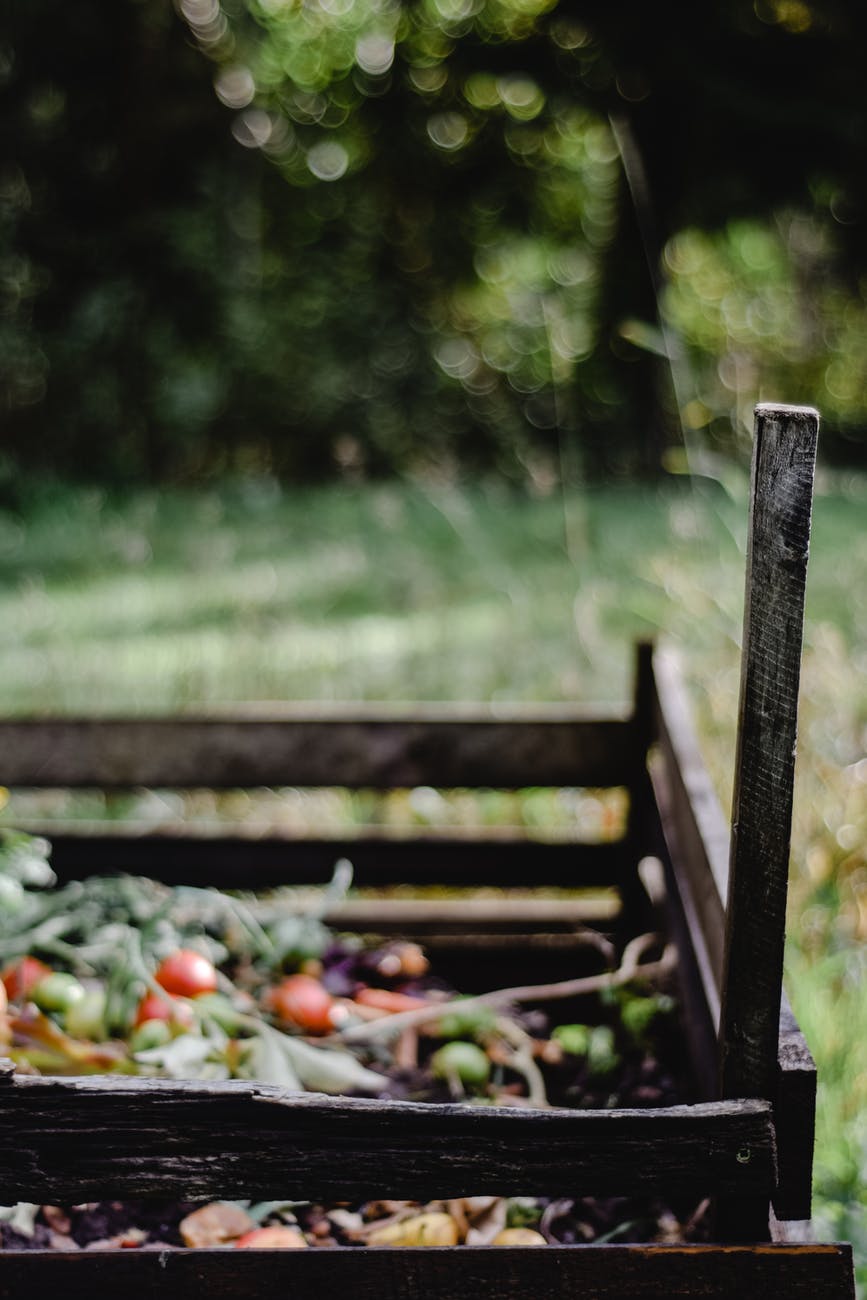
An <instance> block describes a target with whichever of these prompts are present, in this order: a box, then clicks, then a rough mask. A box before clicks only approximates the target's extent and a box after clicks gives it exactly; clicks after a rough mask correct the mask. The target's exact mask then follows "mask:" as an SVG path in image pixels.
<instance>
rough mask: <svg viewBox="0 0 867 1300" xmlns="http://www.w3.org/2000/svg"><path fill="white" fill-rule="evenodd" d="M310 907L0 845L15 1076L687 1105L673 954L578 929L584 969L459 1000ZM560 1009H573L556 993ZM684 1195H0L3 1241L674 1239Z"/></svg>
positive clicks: (339, 881)
mask: <svg viewBox="0 0 867 1300" xmlns="http://www.w3.org/2000/svg"><path fill="white" fill-rule="evenodd" d="M351 877H352V871H351V867H350V864H349V863H348V862H345V861H341V862H339V863H338V864H337V865H336V867H335V872H334V877H333V880H332V882H331V885H330V886H329V887H328V888H327V889H325V890H323V891H320V892H319V893H318V895H317V896H316V897H315V899H314V901H313V902H312V903H311V901H310V898H309V893H308V895H307V898H306V901H305V903H304V904H303V906H302V905H299V896H298V893H297V891H292V890H278V891H275V892H274V893H272V894H269V895H268V896H267V897H254V896H250V897H241V896H238V895H236V894H227V893H223V892H220V891H218V890H214V889H196V888H189V887H178V888H168V887H166V886H164V885H161V884H159V883H157V882H155V881H153V880H148V879H144V878H141V877H131V876H117V877H94V878H91V879H87V880H84V881H74V882H71V883H69V884H66V885H64V886H62V887H58V886H57V884H56V881H55V878H54V875H53V873H52V871H51V868H50V866H49V863H48V845H47V844H46V843H45V842H44V841H41V840H35V839H31V838H29V837H26V836H23V835H16V834H12V833H9V832H7V833H6V834H5V838H4V839H3V840H2V842H0V968H2V970H0V978H2V983H0V1056H6V1057H9V1058H11V1060H12V1061H13V1062H14V1064H15V1067H16V1069H17V1070H18V1071H20V1072H26V1073H40V1074H45V1075H64V1074H65V1075H82V1074H90V1073H98V1074H106V1073H117V1074H126V1075H129V1074H135V1075H145V1076H152V1077H164V1078H199V1079H207V1080H220V1079H229V1078H242V1079H244V1078H246V1079H256V1080H260V1081H262V1082H265V1083H271V1084H276V1085H279V1086H281V1087H283V1088H288V1089H293V1090H309V1091H313V1092H324V1093H330V1094H333V1095H348V1096H367V1097H379V1098H382V1099H392V1100H394V1099H402V1100H411V1101H426V1102H453V1103H454V1102H457V1103H460V1104H465V1105H476V1106H478V1105H496V1106H532V1107H546V1106H549V1105H556V1106H570V1107H592V1108H604V1107H613V1106H631V1107H642V1106H664V1105H672V1104H676V1103H677V1102H682V1101H685V1100H688V1099H689V1098H688V1096H687V1095H686V1094H685V1085H684V1082H683V1079H682V1078H680V1077H679V1075H680V1073H681V1072H680V1067H679V1065H678V1060H679V1053H678V1050H677V1044H678V1043H679V1041H680V1038H679V1034H678V1027H677V1023H676V1008H675V1004H674V1001H673V999H672V997H671V996H670V994H669V993H668V992H667V991H665V990H666V986H667V982H668V977H669V975H670V971H671V967H672V962H673V958H672V954H671V953H670V951H668V950H666V949H664V947H663V946H662V944H661V942H660V940H659V939H658V937H657V936H655V935H640V936H636V937H635V938H633V939H632V940H631V941H630V942H629V943H627V944H626V945H625V947H623V948H622V950H618V949H617V948H616V947H615V945H614V944H613V943H612V942H611V940H610V939H609V938H608V937H607V936H605V935H603V934H601V933H598V932H596V931H594V930H589V929H588V930H586V931H585V932H584V933H583V934H582V936H581V939H582V942H583V944H584V945H586V948H587V950H588V953H589V954H590V956H591V957H592V963H591V973H589V974H586V975H582V976H581V977H580V978H576V979H573V980H569V981H567V982H564V983H559V984H550V985H544V986H541V985H532V984H527V985H522V986H515V987H511V988H508V989H498V990H494V991H491V992H487V993H484V994H482V995H472V996H461V994H460V992H459V991H458V990H456V989H454V988H452V987H450V986H449V984H448V983H447V982H446V981H445V980H444V979H443V978H441V977H440V976H439V975H438V973H437V971H436V970H435V969H434V968H433V966H432V965H431V963H430V961H429V959H428V957H427V955H426V953H425V952H424V950H423V949H422V948H421V947H420V946H419V945H418V944H416V943H414V942H410V941H406V940H395V941H390V942H387V943H383V942H382V941H371V940H365V939H364V938H363V937H361V936H358V935H346V934H338V933H335V932H334V931H332V930H331V929H329V927H328V926H327V925H325V924H324V921H323V917H324V916H326V915H327V913H328V911H329V909H331V908H332V906H333V905H334V903H335V902H336V901H338V900H339V899H340V898H341V897H342V896H343V895H344V894H345V893H346V891H347V890H348V888H349V886H350V884H351ZM576 1006H577V1007H579V1008H580V1009H581V1012H582V1016H581V1019H576V1018H575V1017H574V1015H573V1016H572V1017H571V1018H570V1016H569V1015H567V1014H564V1013H563V1012H562V1011H561V1008H566V1010H567V1011H572V1010H573V1009H574V1008H575V1007H576ZM703 1216H704V1206H699V1207H695V1206H671V1205H666V1204H662V1203H659V1202H649V1201H647V1200H646V1199H644V1200H641V1199H639V1198H635V1199H631V1198H628V1197H627V1198H616V1199H611V1198H609V1199H607V1200H602V1199H599V1198H589V1197H576V1198H575V1199H568V1198H567V1199H563V1198H560V1199H557V1200H547V1199H545V1198H525V1197H511V1198H504V1197H490V1196H488V1197H470V1198H461V1199H458V1200H449V1201H437V1202H433V1203H431V1204H427V1205H418V1204H412V1203H409V1202H404V1201H401V1202H397V1201H369V1202H365V1203H363V1204H341V1205H331V1206H322V1205H313V1204H310V1203H307V1202H304V1203H299V1202H264V1203H260V1204H255V1205H253V1204H250V1203H248V1202H213V1203H209V1204H207V1205H193V1204H188V1203H183V1204H181V1203H173V1204H171V1205H159V1204H155V1203H153V1202H150V1203H142V1204H133V1203H117V1202H111V1203H99V1204H91V1205H83V1206H74V1207H58V1206H30V1205H18V1206H12V1207H6V1208H0V1244H2V1245H3V1246H4V1247H6V1248H22V1249H27V1248H45V1247H46V1246H48V1247H52V1248H56V1249H67V1250H69V1249H72V1250H75V1249H87V1248H95V1247H97V1246H99V1247H105V1246H129V1247H132V1246H136V1247H140V1248H147V1247H157V1246H159V1247H160V1248H162V1247H164V1246H173V1245H176V1246H180V1245H186V1246H194V1247H195V1246H232V1247H239V1246H240V1247H245V1246H267V1247H275V1248H280V1247H283V1248H291V1247H309V1246H329V1245H330V1246H333V1245H358V1246H365V1245H367V1246H376V1245H399V1246H408V1245H456V1244H459V1243H464V1242H465V1243H467V1244H525V1245H545V1244H548V1243H550V1242H555V1243H567V1244H568V1243H572V1242H590V1241H593V1242H599V1241H605V1240H618V1241H625V1240H629V1241H635V1240H656V1241H659V1240H684V1239H694V1238H696V1237H700V1236H701V1235H702V1232H703Z"/></svg>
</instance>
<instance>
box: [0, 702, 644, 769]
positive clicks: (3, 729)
mask: <svg viewBox="0 0 867 1300" xmlns="http://www.w3.org/2000/svg"><path fill="white" fill-rule="evenodd" d="M632 749H633V727H632V725H631V723H629V722H628V721H623V720H619V719H600V718H598V717H590V718H588V717H586V716H584V715H583V714H576V713H575V712H574V711H573V710H569V709H567V708H563V709H557V710H550V709H548V710H537V711H536V712H535V713H534V714H530V713H529V712H527V711H520V712H518V713H514V712H513V713H510V712H509V711H507V710H494V709H483V708H482V707H481V706H477V707H476V708H475V710H474V711H472V712H470V711H469V710H467V709H465V710H457V711H455V710H448V709H443V710H434V709H432V708H430V709H428V711H427V712H426V713H425V714H424V715H423V716H420V717H419V716H413V717H405V716H400V715H399V716H391V715H389V714H388V713H381V714H380V715H378V716H374V715H372V714H370V715H368V714H362V715H357V714H350V715H347V713H346V711H345V710H343V711H341V712H340V713H335V712H329V713H326V712H324V711H322V710H320V711H319V712H317V713H312V712H311V711H310V710H304V711H298V712H296V713H295V714H292V713H289V712H288V711H283V712H282V713H281V715H280V717H279V718H267V717H266V718H262V717H258V716H253V717H249V716H237V717H229V718H226V717H219V716H192V715H184V716H181V717H175V718H170V717H164V718H87V719H84V718H77V719H76V718H70V719H64V718H38V719H20V720H19V719H16V720H13V721H9V720H7V721H4V722H0V753H2V755H3V759H2V763H0V781H2V782H3V784H5V785H7V786H22V787H40V786H46V787H54V786H68V787H79V788H81V787H87V786H96V787H100V788H103V789H117V788H127V787H131V786H153V787H159V786H166V787H173V788H178V789H180V788H186V789H189V788H196V787H208V788H214V789H235V788H239V787H253V786H334V785H337V786H348V787H353V788H359V787H370V788H373V789H392V788H398V787H411V786H419V785H432V786H440V787H444V788H445V787H455V786H490V787H502V788H508V789H512V788H518V787H521V786H540V785H572V786H574V785H595V786H610V785H620V784H622V783H624V782H625V781H627V780H628V777H629V772H630V756H631V753H632Z"/></svg>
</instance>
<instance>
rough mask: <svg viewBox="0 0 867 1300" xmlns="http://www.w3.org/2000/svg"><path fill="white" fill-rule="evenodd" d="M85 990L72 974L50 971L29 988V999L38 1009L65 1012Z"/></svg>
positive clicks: (80, 997)
mask: <svg viewBox="0 0 867 1300" xmlns="http://www.w3.org/2000/svg"><path fill="white" fill-rule="evenodd" d="M86 993H87V990H86V989H85V987H84V985H83V984H82V983H81V981H80V980H77V979H76V978H75V976H74V975H64V974H63V972H62V971H52V972H51V974H50V975H46V976H45V977H44V978H43V979H41V980H40V981H39V983H38V984H34V986H33V988H32V989H31V990H30V999H31V1001H32V1002H35V1003H36V1005H37V1006H38V1007H39V1010H40V1011H60V1012H66V1011H68V1010H69V1009H70V1007H72V1006H74V1005H75V1003H76V1002H80V1001H81V1000H82V998H84V997H85V996H86Z"/></svg>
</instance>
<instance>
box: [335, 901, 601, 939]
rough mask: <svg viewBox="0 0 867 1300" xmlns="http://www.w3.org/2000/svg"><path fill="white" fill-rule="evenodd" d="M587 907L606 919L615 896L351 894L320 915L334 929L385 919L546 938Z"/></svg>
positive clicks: (448, 930) (366, 927)
mask: <svg viewBox="0 0 867 1300" xmlns="http://www.w3.org/2000/svg"><path fill="white" fill-rule="evenodd" d="M612 905H613V906H612ZM591 911H592V912H593V913H594V914H595V915H596V917H597V919H608V918H610V917H611V916H612V915H613V914H616V911H617V907H616V899H610V898H605V897H604V896H603V897H600V898H599V900H598V903H597V905H596V906H595V907H594V903H593V900H592V899H587V900H584V899H573V898H442V899H427V898H350V899H347V900H346V902H343V903H341V904H339V906H336V907H333V908H332V909H331V910H330V911H328V912H327V913H326V914H325V918H324V919H325V920H326V921H327V923H328V924H329V925H332V926H334V928H335V929H338V930H361V931H363V932H370V931H375V930H376V929H377V927H379V926H382V925H385V926H386V927H387V928H388V929H389V930H395V931H397V930H404V931H407V930H412V931H414V932H422V931H427V932H429V933H432V934H448V935H449V937H450V938H452V937H454V935H455V934H456V933H457V934H461V933H463V934H465V935H469V934H472V935H473V937H475V936H476V935H477V934H502V935H504V936H508V937H513V936H514V934H515V933H520V934H525V935H526V936H527V937H528V938H529V937H531V935H532V931H533V930H538V931H540V932H542V934H541V937H542V938H544V939H545V940H546V941H547V940H548V939H550V938H551V937H552V936H554V935H556V934H558V933H562V934H564V935H569V934H570V933H571V932H573V931H575V930H576V929H580V927H581V926H582V925H584V924H586V921H587V916H588V913H589V912H591Z"/></svg>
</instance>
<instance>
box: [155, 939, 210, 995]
mask: <svg viewBox="0 0 867 1300" xmlns="http://www.w3.org/2000/svg"><path fill="white" fill-rule="evenodd" d="M154 978H155V980H156V982H157V984H159V985H160V987H161V988H164V989H165V991H166V992H167V993H173V994H174V995H175V996H176V997H179V998H197V997H198V996H199V994H201V993H215V992H216V991H217V972H216V970H215V969H214V965H213V962H210V961H208V959H207V957H203V956H202V954H201V953H200V952H193V951H192V949H190V948H179V949H178V951H177V952H173V953H172V954H171V955H170V956H168V957H166V959H165V961H163V962H162V963H161V965H160V966H159V967H158V968H157V971H156V974H155V976H154Z"/></svg>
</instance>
